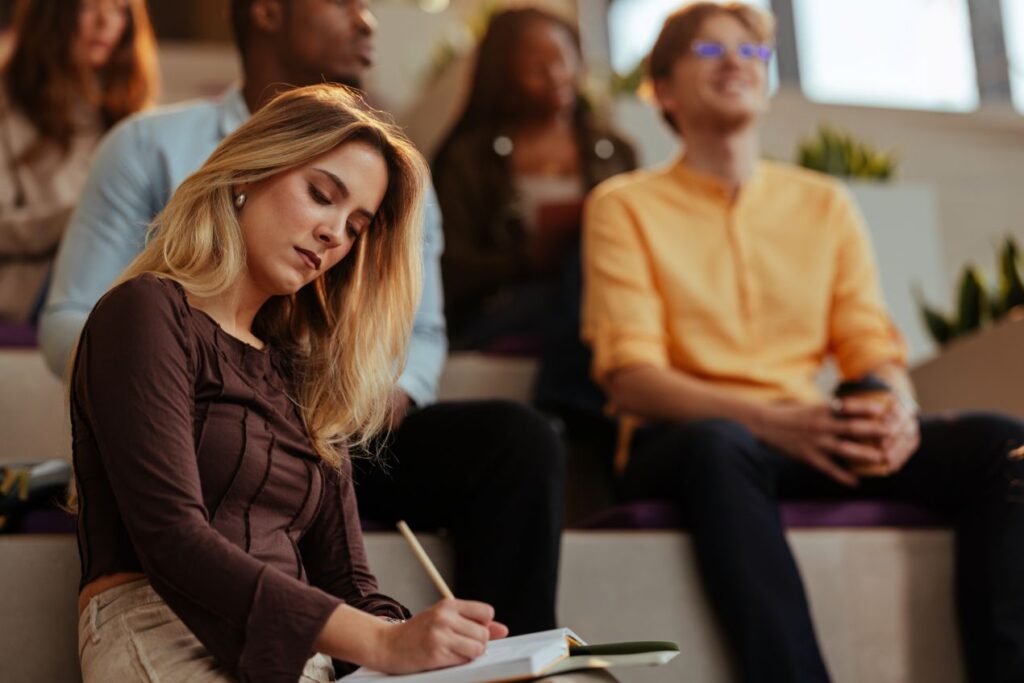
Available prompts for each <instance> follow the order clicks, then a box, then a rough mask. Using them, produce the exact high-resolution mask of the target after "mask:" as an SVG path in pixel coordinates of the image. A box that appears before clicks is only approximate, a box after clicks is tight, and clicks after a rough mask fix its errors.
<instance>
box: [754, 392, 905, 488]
mask: <svg viewBox="0 0 1024 683" xmlns="http://www.w3.org/2000/svg"><path fill="white" fill-rule="evenodd" d="M755 433H756V435H757V437H758V438H760V439H761V440H762V441H764V442H765V443H767V444H769V445H771V446H774V447H775V448H777V449H778V450H780V451H782V452H783V453H784V454H786V455H788V456H789V457H791V458H793V459H795V460H799V461H801V462H803V463H805V464H807V465H809V466H810V467H813V468H814V469H816V470H818V471H819V472H821V473H823V474H825V475H826V476H828V477H829V478H831V479H833V480H834V481H836V482H838V483H840V484H842V485H844V486H850V487H853V486H856V485H857V484H858V482H859V478H858V477H857V475H856V474H855V473H853V472H851V471H850V469H848V468H847V467H844V466H843V465H842V464H840V463H838V462H836V461H835V456H837V457H840V458H842V459H844V460H847V461H849V463H851V464H852V465H854V466H856V465H871V464H878V463H881V462H884V457H883V454H882V449H881V448H880V447H879V446H878V445H874V444H873V443H872V442H876V441H877V440H880V439H881V438H882V437H883V436H884V434H885V431H884V429H883V425H882V424H881V423H880V422H879V421H878V420H877V419H874V418H865V417H860V416H852V417H846V418H844V417H839V416H837V415H835V414H833V411H832V409H831V408H830V407H829V406H827V405H823V404H822V405H801V404H792V403H777V404H772V405H770V406H767V407H765V409H764V412H763V413H762V416H761V420H760V421H759V425H758V427H757V428H756V429H755Z"/></svg>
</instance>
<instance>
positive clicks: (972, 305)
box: [957, 266, 990, 334]
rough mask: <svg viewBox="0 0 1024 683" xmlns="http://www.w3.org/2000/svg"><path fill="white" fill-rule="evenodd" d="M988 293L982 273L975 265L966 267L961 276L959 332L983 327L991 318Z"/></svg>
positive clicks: (973, 330)
mask: <svg viewBox="0 0 1024 683" xmlns="http://www.w3.org/2000/svg"><path fill="white" fill-rule="evenodd" d="M988 308H989V307H988V295H987V294H986V293H985V285H984V283H983V281H982V278H981V274H980V273H979V272H978V270H977V269H976V268H975V267H974V266H968V267H967V268H964V273H963V275H962V276H961V278H960V303H959V307H958V313H957V332H958V333H960V334H967V333H969V332H975V331H977V330H979V329H981V325H982V323H983V322H985V321H987V320H988V319H989V318H990V312H989V310H988Z"/></svg>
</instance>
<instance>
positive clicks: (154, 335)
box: [71, 275, 408, 683]
mask: <svg viewBox="0 0 1024 683" xmlns="http://www.w3.org/2000/svg"><path fill="white" fill-rule="evenodd" d="M283 360H284V359H283V358H282V354H281V353H280V352H279V351H277V350H275V349H273V348H269V347H268V348H267V349H265V350H259V349H256V348H254V347H252V346H249V345H248V344H246V343H244V342H242V341H241V340H239V339H236V338H234V337H231V336H230V335H228V334H226V333H224V332H223V330H221V328H220V326H219V325H218V324H217V323H216V322H215V321H214V320H213V319H212V318H210V317H209V316H208V315H206V314H205V313H203V312H201V311H199V310H198V309H193V308H191V307H190V306H189V304H188V301H187V299H186V298H185V293H184V291H183V290H182V288H181V286H180V285H178V284H177V283H176V282H173V281H171V280H165V279H159V278H157V277H154V276H151V275H144V276H141V277H138V278H135V279H133V280H130V281H128V282H126V283H124V284H122V285H120V286H118V287H116V288H115V289H113V290H111V291H110V292H109V293H108V294H107V295H106V296H104V297H103V298H102V299H101V300H100V301H99V303H97V304H96V307H95V308H94V309H93V311H92V314H91V315H90V316H89V320H88V322H87V323H86V325H85V329H84V330H83V331H82V337H81V342H80V344H79V349H78V354H77V357H76V360H75V368H74V375H73V378H72V390H71V421H72V429H73V441H74V464H75V475H76V477H77V486H78V495H79V517H78V545H79V554H80V556H81V562H82V584H81V585H82V586H84V585H85V584H86V583H88V582H90V581H92V580H93V579H96V578H97V577H100V576H104V575H107V574H113V573H115V572H144V573H145V574H146V576H147V577H148V579H149V580H150V582H151V583H152V585H153V588H154V589H155V590H156V592H157V593H158V594H159V595H160V596H161V597H162V598H163V599H164V600H165V601H166V602H167V604H168V605H169V606H170V607H171V609H172V610H174V612H175V614H177V615H178V616H179V617H180V618H181V620H182V621H183V622H184V623H185V624H186V625H187V626H188V627H189V629H191V630H192V632H193V633H195V635H196V636H197V637H198V638H199V640H200V641H201V642H202V643H203V644H204V645H205V646H206V647H207V649H208V650H209V651H210V652H211V653H212V654H213V655H214V656H215V657H216V658H217V659H218V660H219V661H220V662H222V663H223V664H224V665H225V666H226V667H227V668H228V669H229V670H231V671H232V672H233V673H234V674H235V675H237V676H238V677H239V678H240V679H241V680H242V681H254V682H255V681H282V682H287V683H294V682H295V681H297V680H298V679H299V676H300V675H301V672H302V668H303V665H304V663H305V661H306V660H307V659H308V658H309V657H310V656H312V654H313V648H314V641H315V640H316V637H317V635H318V634H319V632H320V630H321V629H322V627H323V625H324V623H325V622H326V620H327V618H328V617H329V616H330V614H331V612H332V611H333V610H334V609H335V607H336V606H337V605H338V604H339V603H341V602H346V603H348V604H350V605H352V606H353V607H356V608H358V609H362V610H365V611H367V612H371V613H373V614H377V615H381V616H392V617H405V616H407V615H408V612H407V610H405V608H404V607H402V606H401V605H399V604H398V603H397V602H395V601H394V600H391V599H390V598H387V597H385V596H382V595H380V594H378V593H377V583H376V580H375V579H374V577H373V575H372V574H370V571H369V568H368V567H367V563H366V554H365V551H364V548H363V537H362V533H361V531H360V527H359V516H358V512H357V509H356V500H355V495H354V493H353V489H352V477H351V464H350V462H349V461H348V459H347V458H346V459H345V461H344V464H343V466H342V467H341V469H340V470H336V469H334V468H332V467H330V466H329V465H327V464H325V463H324V462H323V461H321V460H320V459H319V458H318V457H317V455H316V453H315V452H314V450H313V447H312V444H311V442H310V439H309V436H308V433H307V431H306V429H305V427H304V424H303V421H302V419H301V416H300V414H299V411H298V409H297V408H296V406H295V404H294V403H293V402H292V400H291V399H290V398H289V391H288V387H289V384H288V380H287V376H286V374H285V373H284V372H283V367H284V365H285V364H284V363H283V362H282V361H283Z"/></svg>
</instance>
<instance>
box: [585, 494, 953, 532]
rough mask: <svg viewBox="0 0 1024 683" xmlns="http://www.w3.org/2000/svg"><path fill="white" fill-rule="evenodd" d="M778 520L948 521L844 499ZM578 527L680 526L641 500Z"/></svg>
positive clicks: (807, 504) (664, 506)
mask: <svg viewBox="0 0 1024 683" xmlns="http://www.w3.org/2000/svg"><path fill="white" fill-rule="evenodd" d="M780 507H781V512H782V523H783V524H784V525H785V526H786V527H787V528H790V529H800V528H808V527H832V528H836V527H933V526H949V523H950V522H949V520H948V519H947V518H945V517H943V516H942V515H940V514H938V513H936V512H935V511H933V510H930V509H929V508H926V507H924V506H922V505H917V504H915V503H903V502H890V501H876V500H845V501H789V502H785V503H782V504H781V506H780ZM579 528H581V529H646V530H663V529H681V528H683V524H682V520H681V519H680V516H679V511H678V510H677V509H676V506H675V505H674V504H673V503H670V502H668V501H663V500H643V501H636V502H633V503H626V504H623V505H617V506H615V507H612V508H609V509H608V510H605V511H604V512H601V513H598V514H597V515H595V516H593V517H591V518H590V519H588V520H586V521H584V522H583V523H582V524H580V525H579Z"/></svg>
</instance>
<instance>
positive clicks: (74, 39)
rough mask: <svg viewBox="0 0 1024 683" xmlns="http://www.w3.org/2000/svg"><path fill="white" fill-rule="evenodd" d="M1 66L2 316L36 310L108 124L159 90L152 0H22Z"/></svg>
mask: <svg viewBox="0 0 1024 683" xmlns="http://www.w3.org/2000/svg"><path fill="white" fill-rule="evenodd" d="M13 34H14V47H13V50H12V52H11V56H10V59H9V60H8V61H7V62H6V63H5V65H4V67H3V70H2V72H0V323H24V322H29V321H30V320H31V318H32V315H33V312H34V310H35V308H36V305H37V304H38V302H39V299H40V295H41V293H42V288H43V287H44V285H45V282H46V278H47V275H48V274H49V270H50V265H51V263H52V261H53V257H54V254H55V253H56V251H57V246H58V244H59V242H60V238H61V235H62V234H63V232H64V226H65V224H66V223H67V221H68V218H69V217H70V214H71V212H72V210H73V209H74V205H75V202H76V201H77V199H78V195H79V193H80V192H81V190H82V187H83V186H84V184H85V180H86V177H87V175H88V170H89V164H90V161H91V159H92V154H93V151H94V149H95V148H96V143H97V142H98V141H99V139H100V137H101V136H102V135H103V133H104V132H105V131H106V130H108V129H109V128H110V127H111V126H113V125H114V124H115V123H117V122H118V121H120V120H121V119H123V118H124V117H125V116H128V115H129V114H132V113H134V112H136V111H139V110H141V109H143V108H144V107H145V106H147V105H148V104H149V103H151V102H152V101H153V99H154V96H155V92H156V87H157V79H156V55H155V39H154V37H153V31H152V28H151V26H150V22H149V18H148V15H147V14H146V9H145V3H144V2H143V1H142V0H78V1H77V2H53V1H52V0H22V1H21V2H20V4H19V5H18V8H17V13H16V14H15V18H14V30H13Z"/></svg>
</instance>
